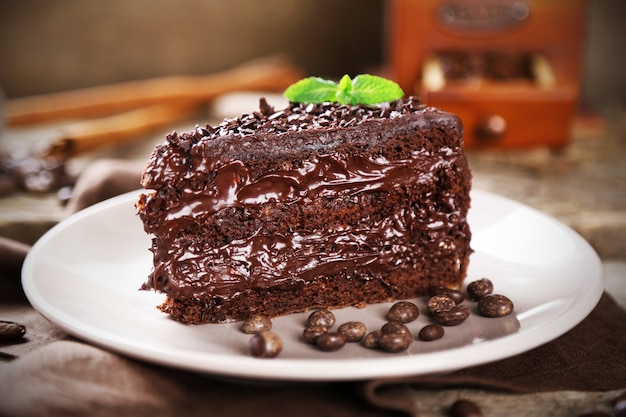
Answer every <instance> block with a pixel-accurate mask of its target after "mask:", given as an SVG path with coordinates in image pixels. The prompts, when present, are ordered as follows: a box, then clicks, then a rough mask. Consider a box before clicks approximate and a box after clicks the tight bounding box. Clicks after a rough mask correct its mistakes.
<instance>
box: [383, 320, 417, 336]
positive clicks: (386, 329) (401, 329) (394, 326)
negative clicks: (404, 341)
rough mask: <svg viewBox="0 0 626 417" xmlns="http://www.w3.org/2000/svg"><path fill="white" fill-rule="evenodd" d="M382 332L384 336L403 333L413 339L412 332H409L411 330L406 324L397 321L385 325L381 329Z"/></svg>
mask: <svg viewBox="0 0 626 417" xmlns="http://www.w3.org/2000/svg"><path fill="white" fill-rule="evenodd" d="M380 332H381V333H382V334H390V333H402V334H406V335H409V336H410V337H413V336H412V335H411V331H410V330H409V328H408V327H406V326H405V325H404V324H402V323H400V322H397V321H390V322H388V323H385V324H384V325H383V326H382V327H381V328H380Z"/></svg>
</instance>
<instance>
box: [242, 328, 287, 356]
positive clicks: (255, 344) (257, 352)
mask: <svg viewBox="0 0 626 417" xmlns="http://www.w3.org/2000/svg"><path fill="white" fill-rule="evenodd" d="M249 348H250V353H251V354H252V356H254V357H255V358H273V357H275V356H277V355H278V354H279V353H280V352H281V351H282V350H283V341H282V339H281V338H280V336H278V335H277V334H276V333H273V332H262V333H257V334H255V335H254V336H252V339H250V343H249Z"/></svg>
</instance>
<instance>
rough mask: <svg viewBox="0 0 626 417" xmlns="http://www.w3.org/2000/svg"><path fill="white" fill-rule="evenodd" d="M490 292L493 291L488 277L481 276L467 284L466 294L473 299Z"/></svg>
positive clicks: (478, 298)
mask: <svg viewBox="0 0 626 417" xmlns="http://www.w3.org/2000/svg"><path fill="white" fill-rule="evenodd" d="M491 293H493V282H491V280H490V279H489V278H482V279H479V280H477V281H472V282H470V283H469V284H467V295H468V296H469V298H470V299H472V300H474V301H477V300H480V299H481V298H482V297H484V296H485V295H488V294H491Z"/></svg>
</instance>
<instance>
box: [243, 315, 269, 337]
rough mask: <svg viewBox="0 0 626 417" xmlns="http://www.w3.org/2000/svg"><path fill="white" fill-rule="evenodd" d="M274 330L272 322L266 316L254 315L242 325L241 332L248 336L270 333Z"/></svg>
mask: <svg viewBox="0 0 626 417" xmlns="http://www.w3.org/2000/svg"><path fill="white" fill-rule="evenodd" d="M270 330H272V322H271V320H270V319H269V318H267V317H266V316H261V315H259V314H254V315H252V316H250V317H248V318H247V319H246V320H244V322H243V323H242V324H241V331H242V332H244V333H246V334H256V333H261V332H269V331H270Z"/></svg>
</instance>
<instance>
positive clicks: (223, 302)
mask: <svg viewBox="0 0 626 417" xmlns="http://www.w3.org/2000/svg"><path fill="white" fill-rule="evenodd" d="M470 182H471V174H470V171H469V168H468V164H467V161H466V158H465V155H464V151H463V128H462V125H461V122H460V120H459V119H458V118H457V117H456V116H454V115H452V114H449V113H445V112H442V111H440V110H437V109H434V108H431V107H427V106H424V105H420V104H419V103H418V101H417V99H414V98H408V99H404V100H398V101H395V102H391V103H387V104H384V105H377V106H364V105H354V106H353V105H339V104H330V103H325V104H308V105H307V104H294V103H292V104H290V105H289V107H287V108H286V109H284V110H280V111H275V110H274V109H273V108H272V107H271V106H269V105H268V103H267V102H265V100H263V99H262V100H261V111H259V112H254V113H252V114H248V115H243V116H241V117H239V118H237V119H232V120H225V121H224V122H223V123H222V124H220V125H219V126H217V127H211V126H208V125H207V126H206V127H197V128H196V129H195V130H194V131H191V132H189V133H183V134H176V133H172V134H170V135H168V136H167V142H166V143H164V144H162V145H159V146H157V148H156V149H155V151H154V153H153V154H152V157H151V159H150V161H149V164H148V166H147V168H146V170H145V172H144V174H143V179H142V185H143V186H144V187H145V188H146V189H147V190H149V191H146V192H145V193H143V194H142V195H141V197H140V199H139V202H138V204H137V209H138V213H139V216H140V217H141V219H142V221H143V222H144V226H145V230H146V232H148V233H150V234H152V235H153V241H152V248H151V250H152V252H153V253H154V269H153V271H152V273H151V275H150V277H149V279H148V281H147V282H146V283H145V284H144V287H143V288H145V289H155V290H157V291H161V292H164V293H165V294H167V299H166V301H165V303H164V304H163V305H162V306H160V308H161V309H162V310H163V311H165V312H167V313H169V314H170V315H171V316H172V317H173V318H174V319H177V320H180V321H183V322H188V323H207V322H223V321H230V320H241V319H245V318H247V317H248V316H249V315H251V314H253V313H258V314H265V315H268V316H270V317H272V316H277V315H281V314H286V313H290V312H296V311H304V310H307V309H310V308H314V307H341V306H351V305H356V306H364V305H365V304H366V303H376V302H384V301H391V300H396V299H404V298H412V297H417V296H421V295H425V294H426V293H427V289H428V287H429V286H431V285H442V286H446V287H449V288H459V287H460V286H461V285H462V282H463V280H464V277H465V273H466V269H467V265H468V258H469V255H470V253H471V249H470V236H471V235H470V230H469V226H468V224H467V222H466V214H467V211H468V208H469V205H470V196H469V191H470Z"/></svg>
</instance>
